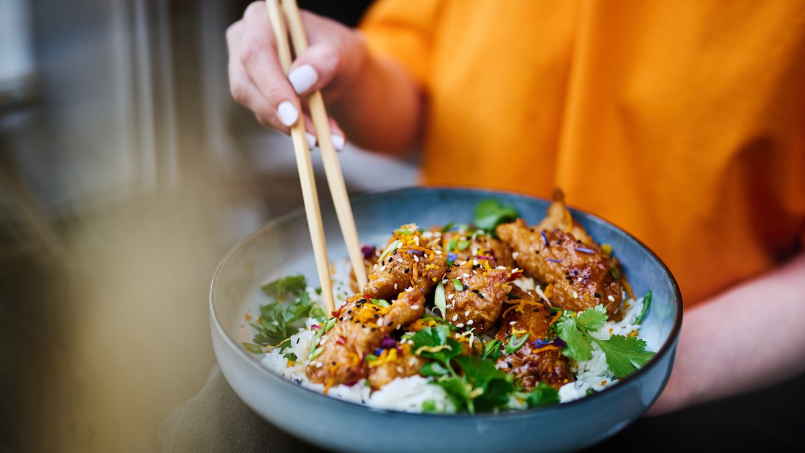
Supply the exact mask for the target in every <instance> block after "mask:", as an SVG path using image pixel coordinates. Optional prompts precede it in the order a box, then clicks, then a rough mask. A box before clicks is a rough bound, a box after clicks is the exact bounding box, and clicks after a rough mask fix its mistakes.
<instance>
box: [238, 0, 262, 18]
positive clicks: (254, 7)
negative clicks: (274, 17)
mask: <svg viewBox="0 0 805 453" xmlns="http://www.w3.org/2000/svg"><path fill="white" fill-rule="evenodd" d="M265 4H266V3H265V2H251V3H249V6H247V7H246V11H244V12H243V17H244V18H246V17H248V18H256V17H258V16H257V14H260V12H263V14H265V11H266V9H265V8H266V6H265Z"/></svg>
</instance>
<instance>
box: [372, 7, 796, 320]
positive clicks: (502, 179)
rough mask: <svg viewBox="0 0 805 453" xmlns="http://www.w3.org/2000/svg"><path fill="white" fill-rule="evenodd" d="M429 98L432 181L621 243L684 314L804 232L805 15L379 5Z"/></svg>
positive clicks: (378, 18) (379, 40) (380, 25)
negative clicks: (583, 226) (526, 205)
mask: <svg viewBox="0 0 805 453" xmlns="http://www.w3.org/2000/svg"><path fill="white" fill-rule="evenodd" d="M362 29H363V30H364V32H365V33H366V35H367V36H368V39H369V43H370V48H371V49H372V50H373V51H374V52H379V53H383V54H387V55H390V56H392V57H393V58H396V59H397V60H399V61H400V62H401V63H402V64H403V66H404V67H405V68H407V70H408V71H410V73H411V75H412V76H413V77H414V79H415V80H416V81H417V82H418V83H419V84H421V86H422V88H423V90H424V92H425V93H426V94H427V96H428V107H427V112H426V115H427V116H426V118H425V124H426V126H425V133H424V138H423V148H424V149H423V151H424V156H423V167H422V175H423V180H424V183H426V184H438V185H474V186H486V187H493V188H500V189H507V190H513V191H519V192H527V193H530V194H534V195H539V196H543V197H548V196H549V195H550V193H551V190H552V188H553V187H554V186H560V187H562V189H564V191H565V193H566V194H567V199H568V202H569V203H570V204H571V205H575V206H578V207H580V208H582V209H585V210H588V211H591V212H593V213H595V214H597V215H599V216H601V217H603V218H605V219H607V220H610V221H612V222H613V223H615V224H617V225H619V226H621V227H623V228H624V229H625V230H627V231H629V232H631V233H632V234H634V235H635V236H636V237H638V238H639V239H640V240H642V241H644V242H645V243H646V244H647V245H648V246H649V247H650V248H652V249H653V250H654V251H655V252H657V254H658V255H659V256H660V257H661V258H662V259H663V260H664V261H665V262H666V264H668V266H669V267H670V268H671V271H672V272H673V273H674V275H675V276H676V278H677V280H678V281H679V284H680V287H681V289H682V293H683V297H684V299H685V301H686V304H687V305H690V304H692V303H696V302H698V301H700V300H702V299H704V298H706V297H708V296H710V295H713V294H714V293H715V292H717V291H718V290H720V289H723V288H725V287H727V286H729V285H731V284H733V283H736V282H738V281H740V280H742V279H746V278H748V277H750V276H753V275H756V274H758V273H761V272H763V271H764V270H767V269H771V268H773V267H774V266H775V265H777V264H778V263H779V262H780V261H781V260H782V259H785V257H787V256H789V255H790V254H792V253H795V252H796V251H797V249H798V248H799V247H800V246H801V244H800V241H801V240H802V238H803V229H804V225H805V2H801V1H785V0H777V1H757V0H745V1H730V2H723V1H719V0H715V1H708V0H689V1H688V0H685V1H683V0H679V1H667V0H657V1H654V0H640V1H622V2H617V1H612V0H607V1H596V0H562V1H557V0H547V1H539V0H507V1H482V0H381V1H379V2H378V3H376V4H375V5H374V6H373V8H372V9H371V10H370V11H369V13H368V14H367V16H366V17H365V19H364V22H363V24H362Z"/></svg>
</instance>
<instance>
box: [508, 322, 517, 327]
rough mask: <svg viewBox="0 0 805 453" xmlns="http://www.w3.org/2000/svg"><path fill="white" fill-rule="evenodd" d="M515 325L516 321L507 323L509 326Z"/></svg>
mask: <svg viewBox="0 0 805 453" xmlns="http://www.w3.org/2000/svg"><path fill="white" fill-rule="evenodd" d="M515 324H517V321H512V322H510V323H509V325H510V326H513V325H515Z"/></svg>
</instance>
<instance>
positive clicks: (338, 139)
mask: <svg viewBox="0 0 805 453" xmlns="http://www.w3.org/2000/svg"><path fill="white" fill-rule="evenodd" d="M330 140H332V141H333V147H334V148H335V149H336V151H343V150H344V147H345V146H347V140H346V139H345V138H344V137H342V136H340V135H336V134H332V135H330Z"/></svg>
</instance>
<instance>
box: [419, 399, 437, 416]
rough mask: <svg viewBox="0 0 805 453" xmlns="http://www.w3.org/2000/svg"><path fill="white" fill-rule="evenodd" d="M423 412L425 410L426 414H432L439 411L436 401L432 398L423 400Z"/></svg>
mask: <svg viewBox="0 0 805 453" xmlns="http://www.w3.org/2000/svg"><path fill="white" fill-rule="evenodd" d="M422 412H424V413H426V414H432V413H436V412H439V411H438V410H437V409H436V401H434V400H431V399H428V400H425V401H423V402H422Z"/></svg>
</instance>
